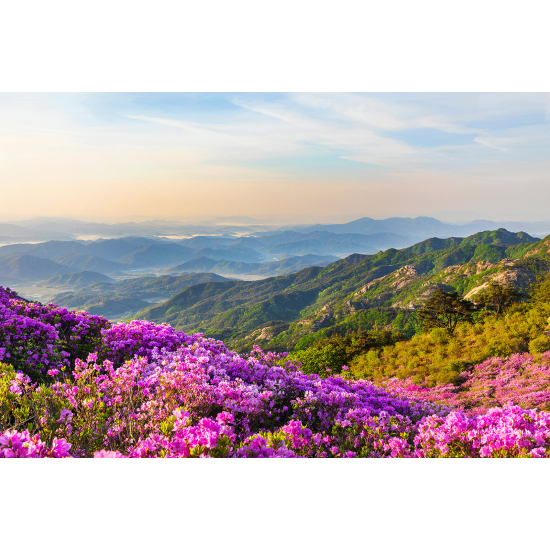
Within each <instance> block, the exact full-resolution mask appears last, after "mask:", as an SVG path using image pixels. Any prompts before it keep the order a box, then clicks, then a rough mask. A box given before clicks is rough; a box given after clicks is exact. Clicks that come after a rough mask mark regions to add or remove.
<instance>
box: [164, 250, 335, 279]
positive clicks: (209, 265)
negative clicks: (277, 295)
mask: <svg viewBox="0 0 550 550" xmlns="http://www.w3.org/2000/svg"><path fill="white" fill-rule="evenodd" d="M337 259H338V258H337V257H334V256H316V255H313V254H308V255H305V256H295V257H292V258H287V259H285V260H280V261H277V262H263V263H245V262H226V261H219V262H217V261H216V260H212V259H210V258H204V257H203V258H197V259H194V260H190V261H188V262H185V263H183V264H180V265H178V266H176V267H173V268H171V269H170V270H169V272H170V273H194V272H204V271H210V272H212V273H219V274H221V275H255V276H263V277H274V276H277V275H286V274H288V273H293V272H295V271H300V270H301V269H305V268H306V267H311V266H314V265H317V266H325V265H327V264H329V263H332V262H334V261H335V260H337Z"/></svg>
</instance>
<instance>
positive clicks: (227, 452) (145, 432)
mask: <svg viewBox="0 0 550 550" xmlns="http://www.w3.org/2000/svg"><path fill="white" fill-rule="evenodd" d="M0 294H1V293H0ZM2 303H3V305H4V310H3V311H4V313H3V314H4V319H7V321H6V323H5V324H4V325H1V324H0V331H1V330H3V327H4V326H8V327H12V326H13V325H12V324H10V323H12V321H11V319H12V318H13V316H12V315H11V313H10V312H11V311H13V310H17V311H19V312H21V311H29V310H31V311H32V310H33V309H34V308H33V307H30V306H29V307H27V306H23V305H22V304H21V303H20V300H18V299H17V297H16V296H14V295H9V296H8V297H7V298H6V294H4V300H3V302H2ZM39 307H45V308H46V310H45V311H48V308H50V309H51V310H54V309H55V308H54V306H39ZM18 314H19V313H18ZM80 315H82V316H83V318H82V322H83V323H84V325H85V326H86V327H87V328H86V329H84V330H87V331H91V334H92V336H91V338H90V339H86V338H85V337H82V336H81V340H83V343H81V344H79V345H74V346H72V347H71V348H70V349H71V352H70V353H71V354H73V355H76V358H75V359H74V362H73V363H72V364H67V362H64V361H60V362H58V363H54V364H53V365H49V366H50V367H51V368H48V369H47V370H46V372H44V370H43V369H45V368H46V367H45V366H43V365H41V364H40V360H41V358H40V356H38V359H36V360H35V362H34V363H33V362H31V363H25V361H26V359H25V361H23V362H21V361H14V363H15V365H14V364H13V363H12V364H8V363H9V362H8V361H7V360H6V359H4V361H5V362H4V363H3V364H0V433H1V434H3V435H1V436H0V457H6V458H9V457H21V458H45V457H52V458H62V457H69V456H72V457H96V458H124V457H129V458H146V457H175V458H187V457H190V458H193V457H242V458H245V457H251V458H254V457H266V458H275V457H281V458H287V457H432V456H434V457H435V456H468V457H477V456H480V457H484V456H487V457H489V456H532V457H542V456H547V454H548V450H549V449H550V431H549V426H550V415H549V413H546V412H544V411H538V410H535V409H533V410H524V409H521V408H519V407H517V406H513V405H507V406H505V407H504V408H496V409H491V410H489V411H487V412H486V413H485V414H481V415H478V416H474V415H469V414H467V413H464V412H460V411H456V410H455V411H453V410H452V409H451V408H449V407H448V406H446V405H444V404H436V403H432V402H430V400H423V399H421V398H419V397H417V396H411V395H406V394H405V392H404V391H403V390H399V389H393V390H392V389H384V388H380V387H376V386H374V385H373V384H372V383H370V382H367V381H364V380H352V379H351V378H350V377H349V375H347V374H344V375H342V376H340V375H335V376H330V377H328V378H325V379H321V378H320V377H319V376H318V375H306V374H304V373H303V372H302V371H301V369H300V365H299V364H297V363H294V362H292V361H288V360H287V358H286V354H274V353H264V352H263V351H261V350H260V349H259V348H257V347H256V348H255V349H254V351H253V352H252V353H251V354H249V355H248V356H242V355H239V354H237V353H234V352H231V351H229V350H227V348H226V347H225V346H224V345H223V343H222V342H219V341H216V340H213V339H209V338H204V337H203V336H202V335H201V334H195V335H187V334H184V333H182V332H177V331H175V330H174V329H172V327H170V326H168V325H155V324H153V323H149V322H145V321H133V322H132V323H129V324H118V325H114V326H110V325H109V324H108V323H106V322H105V323H104V324H102V323H103V321H102V320H101V318H99V320H98V321H97V323H96V324H95V325H94V327H95V328H93V327H91V326H90V324H89V322H88V317H86V315H87V314H74V318H75V319H79V316H80ZM46 320H47V319H46ZM78 322H80V321H78ZM86 323H88V324H86ZM94 323H95V321H94ZM45 324H47V323H45ZM26 326H27V327H29V326H30V327H31V328H29V329H28V331H29V338H33V337H34V333H33V332H32V331H34V330H35V329H34V328H33V327H32V326H31V325H26ZM53 328H54V332H52V333H51V341H52V342H53V343H52V350H53V351H54V352H55V351H56V349H59V347H60V346H62V345H66V344H64V343H63V342H66V340H63V335H60V334H59V330H58V327H57V326H56V325H55V324H54V325H53ZM18 330H19V332H18V340H17V341H18V342H20V341H23V342H25V341H26V340H25V338H26V337H25V334H27V333H26V332H25V330H27V329H26V328H25V327H22V328H20V329H18ZM98 333H99V336H98ZM2 334H8V336H9V335H10V334H12V333H11V332H9V331H8V332H4V333H2V332H0V335H2ZM79 335H80V334H79ZM1 337H3V338H4V340H0V345H1V346H3V348H4V357H8V355H7V354H10V357H13V339H10V340H9V341H8V339H7V337H6V336H0V338H1ZM69 341H70V340H69ZM91 342H93V343H94V348H93V351H91V352H90V351H89V346H90V345H91ZM87 346H88V347H87ZM87 350H88V351H87ZM84 352H86V355H84ZM48 361H49V360H48ZM398 390H399V391H398Z"/></svg>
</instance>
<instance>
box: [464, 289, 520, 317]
mask: <svg viewBox="0 0 550 550" xmlns="http://www.w3.org/2000/svg"><path fill="white" fill-rule="evenodd" d="M522 297H523V294H522V293H521V292H520V291H519V290H517V289H516V288H514V287H513V286H511V285H506V286H504V285H501V284H499V283H496V282H494V281H491V282H490V283H489V285H488V286H487V287H486V288H485V289H484V290H482V291H481V292H478V293H477V294H476V296H475V298H476V302H478V304H481V305H482V306H484V307H486V308H488V309H491V310H493V311H495V313H496V314H497V315H498V314H500V313H503V312H504V311H505V310H506V309H508V308H509V307H510V306H512V305H513V304H517V303H518V302H519V301H521V299H522Z"/></svg>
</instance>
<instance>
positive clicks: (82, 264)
mask: <svg viewBox="0 0 550 550" xmlns="http://www.w3.org/2000/svg"><path fill="white" fill-rule="evenodd" d="M52 260H53V261H55V262H57V263H58V264H61V265H66V266H69V267H72V268H74V269H79V270H80V269H81V270H84V271H96V272H99V273H114V272H116V271H118V270H120V269H124V266H123V265H122V264H120V263H118V262H111V261H110V260H104V259H103V258H99V257H98V256H88V255H87V254H59V255H58V256H54V257H53V258H52Z"/></svg>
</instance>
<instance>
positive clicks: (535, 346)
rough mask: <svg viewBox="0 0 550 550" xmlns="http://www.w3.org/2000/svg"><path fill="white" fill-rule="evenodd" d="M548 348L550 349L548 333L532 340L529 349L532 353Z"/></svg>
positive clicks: (541, 351)
mask: <svg viewBox="0 0 550 550" xmlns="http://www.w3.org/2000/svg"><path fill="white" fill-rule="evenodd" d="M548 350H550V338H549V337H548V336H547V335H546V334H543V335H542V336H539V337H538V338H535V339H534V340H531V342H530V344H529V351H530V352H531V353H543V352H545V351H548Z"/></svg>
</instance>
